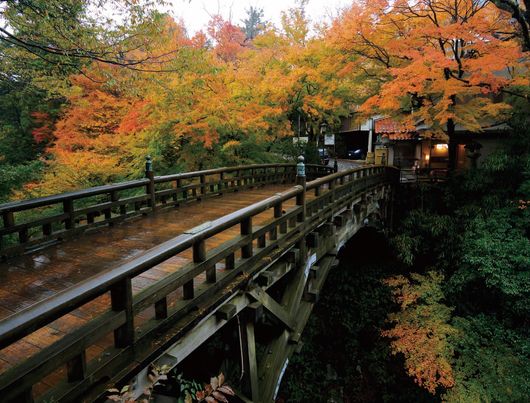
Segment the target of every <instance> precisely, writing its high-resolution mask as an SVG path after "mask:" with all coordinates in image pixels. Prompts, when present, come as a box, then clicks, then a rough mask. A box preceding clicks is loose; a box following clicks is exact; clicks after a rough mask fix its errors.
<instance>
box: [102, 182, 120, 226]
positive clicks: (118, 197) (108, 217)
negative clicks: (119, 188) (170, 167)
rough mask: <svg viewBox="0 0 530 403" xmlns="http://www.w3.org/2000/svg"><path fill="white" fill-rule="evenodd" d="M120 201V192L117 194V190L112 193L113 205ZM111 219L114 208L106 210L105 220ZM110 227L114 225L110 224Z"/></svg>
mask: <svg viewBox="0 0 530 403" xmlns="http://www.w3.org/2000/svg"><path fill="white" fill-rule="evenodd" d="M119 199H120V196H119V194H118V192H116V191H115V190H114V191H112V192H110V201H111V202H112V203H114V202H117V201H118V200H119ZM111 218H112V207H109V208H108V209H106V210H105V220H110V219H111ZM109 225H111V226H112V223H109Z"/></svg>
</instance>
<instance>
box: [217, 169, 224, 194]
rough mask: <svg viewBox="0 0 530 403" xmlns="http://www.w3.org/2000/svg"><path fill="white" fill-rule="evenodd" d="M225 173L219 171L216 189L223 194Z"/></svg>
mask: <svg viewBox="0 0 530 403" xmlns="http://www.w3.org/2000/svg"><path fill="white" fill-rule="evenodd" d="M224 182H225V173H224V172H221V173H220V174H219V188H218V189H217V191H218V192H219V194H221V195H222V194H223V189H224V188H225V183H224Z"/></svg>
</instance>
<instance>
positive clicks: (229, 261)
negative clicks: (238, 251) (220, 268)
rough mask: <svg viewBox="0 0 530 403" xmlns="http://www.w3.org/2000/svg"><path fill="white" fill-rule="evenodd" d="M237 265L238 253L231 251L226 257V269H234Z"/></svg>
mask: <svg viewBox="0 0 530 403" xmlns="http://www.w3.org/2000/svg"><path fill="white" fill-rule="evenodd" d="M235 267H236V255H235V254H234V253H231V254H229V255H228V256H227V257H226V258H225V269H226V270H232V269H234V268H235Z"/></svg>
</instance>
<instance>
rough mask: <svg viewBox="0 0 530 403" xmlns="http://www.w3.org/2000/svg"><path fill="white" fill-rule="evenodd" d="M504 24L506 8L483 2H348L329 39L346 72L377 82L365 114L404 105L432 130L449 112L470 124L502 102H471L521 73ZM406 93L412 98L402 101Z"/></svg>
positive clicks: (493, 112)
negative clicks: (345, 57)
mask: <svg viewBox="0 0 530 403" xmlns="http://www.w3.org/2000/svg"><path fill="white" fill-rule="evenodd" d="M511 30H513V27H511V23H510V22H509V18H507V15H506V14H505V13H503V12H502V11H500V10H498V9H497V8H496V7H495V6H493V5H492V4H489V3H487V2H478V1H476V0H464V1H459V2H453V1H448V0H423V1H419V2H413V3H411V2H407V1H397V2H386V1H380V2H378V4H377V5H375V4H372V2H358V3H356V4H354V5H353V6H352V8H351V9H350V10H349V11H347V12H346V13H345V14H344V15H343V16H342V17H341V18H340V19H339V20H338V21H337V22H336V24H335V25H334V27H333V29H332V31H331V38H332V40H333V43H334V44H335V46H337V47H339V48H340V49H342V50H343V51H345V52H348V53H349V54H350V58H351V62H350V63H351V64H352V65H353V68H352V67H350V68H349V69H348V70H347V71H350V74H356V75H359V76H364V77H366V79H367V80H370V81H371V82H372V83H373V84H375V86H376V88H377V92H378V93H377V95H376V96H374V97H372V98H370V99H368V101H367V102H366V103H365V104H364V105H363V108H362V110H363V111H364V112H365V113H366V114H373V113H377V112H379V113H385V114H389V115H399V114H400V113H401V112H402V111H403V110H410V111H411V112H412V111H414V113H415V114H416V115H417V119H416V120H417V121H420V120H430V121H432V124H433V129H434V130H437V129H441V128H443V127H444V125H445V124H446V122H447V121H448V120H450V119H452V120H455V121H457V122H458V123H461V124H465V128H466V129H468V130H475V131H476V130H480V129H481V126H482V124H483V121H482V120H483V119H484V118H486V119H490V120H491V119H492V118H494V117H495V116H497V115H498V112H499V111H505V105H499V107H498V108H495V107H494V106H492V105H491V104H488V103H487V102H471V101H472V100H473V99H474V98H475V97H480V96H482V97H484V96H486V95H488V94H490V93H493V94H495V93H498V92H499V91H500V90H502V89H503V88H505V87H506V86H509V85H512V84H514V83H515V82H516V81H515V80H516V79H517V75H524V74H525V73H524V71H525V69H524V68H522V67H519V66H521V63H522V61H521V60H522V59H521V53H520V50H519V44H518V43H517V42H516V41H514V40H506V39H507V38H505V37H504V36H505V34H504V33H506V32H510V31H511ZM510 69H511V70H510ZM512 72H515V74H513V73H512ZM411 100H414V104H415V105H413V107H410V106H408V107H407V105H408V104H410V103H411ZM457 105H458V107H457ZM482 105H485V106H486V105H487V107H484V108H482ZM461 108H465V115H466V116H465V118H460V116H459V113H460V112H462V109H461ZM457 109H460V110H458V111H457Z"/></svg>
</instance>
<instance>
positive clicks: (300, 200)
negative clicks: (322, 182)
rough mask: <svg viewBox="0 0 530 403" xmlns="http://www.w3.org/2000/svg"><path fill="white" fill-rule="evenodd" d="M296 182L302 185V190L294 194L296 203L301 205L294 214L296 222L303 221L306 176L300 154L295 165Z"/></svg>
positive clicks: (302, 158)
mask: <svg viewBox="0 0 530 403" xmlns="http://www.w3.org/2000/svg"><path fill="white" fill-rule="evenodd" d="M296 184H297V185H301V186H302V187H303V189H302V192H301V193H298V194H297V195H296V205H297V206H302V212H301V213H300V214H298V215H297V216H296V220H297V221H298V222H304V220H305V213H306V212H305V208H306V206H305V192H306V176H305V164H304V157H303V156H302V155H301V156H299V157H298V164H297V165H296Z"/></svg>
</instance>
